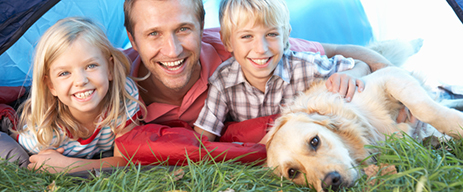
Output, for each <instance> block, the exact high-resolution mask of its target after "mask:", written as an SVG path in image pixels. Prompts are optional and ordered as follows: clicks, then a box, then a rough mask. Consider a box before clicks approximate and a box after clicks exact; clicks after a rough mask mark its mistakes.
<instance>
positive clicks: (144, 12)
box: [129, 0, 202, 90]
mask: <svg viewBox="0 0 463 192" xmlns="http://www.w3.org/2000/svg"><path fill="white" fill-rule="evenodd" d="M132 19H133V34H129V38H130V40H131V43H132V46H133V48H134V49H135V50H137V51H138V53H139V54H140V57H141V60H142V62H143V64H144V65H145V67H146V68H147V69H148V70H149V71H150V72H151V73H152V75H154V77H155V79H154V80H155V81H156V80H158V81H160V82H162V84H164V85H165V86H166V87H167V88H170V89H174V90H180V89H182V88H184V87H185V86H186V85H187V84H188V83H189V82H190V79H191V76H192V74H193V72H198V70H196V71H195V70H194V69H195V67H196V68H197V67H198V62H199V55H200V50H201V34H202V25H201V23H200V22H199V21H198V19H197V17H196V14H195V12H194V9H193V2H192V1H189V0H168V1H158V0H138V1H136V2H135V4H134V6H133V11H132ZM131 35H132V36H131ZM190 84H191V83H190ZM191 85H192V84H191Z"/></svg>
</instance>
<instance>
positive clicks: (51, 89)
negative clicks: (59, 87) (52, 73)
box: [45, 76, 58, 96]
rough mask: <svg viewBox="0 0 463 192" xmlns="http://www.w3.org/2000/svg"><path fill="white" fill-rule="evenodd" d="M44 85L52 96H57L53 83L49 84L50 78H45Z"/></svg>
mask: <svg viewBox="0 0 463 192" xmlns="http://www.w3.org/2000/svg"><path fill="white" fill-rule="evenodd" d="M45 83H46V84H47V87H48V89H49V90H50V92H51V94H52V95H53V96H58V93H56V89H55V87H54V86H53V83H52V82H51V80H50V77H48V76H45Z"/></svg>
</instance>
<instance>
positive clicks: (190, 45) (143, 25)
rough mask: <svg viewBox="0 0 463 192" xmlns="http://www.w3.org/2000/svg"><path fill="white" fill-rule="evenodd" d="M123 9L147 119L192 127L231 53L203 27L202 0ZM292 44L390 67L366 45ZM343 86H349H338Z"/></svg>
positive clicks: (137, 1)
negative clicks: (210, 80) (214, 77)
mask: <svg viewBox="0 0 463 192" xmlns="http://www.w3.org/2000/svg"><path fill="white" fill-rule="evenodd" d="M124 10H125V17H126V20H125V21H126V22H125V26H126V28H127V34H128V36H129V39H130V41H131V43H132V46H133V47H132V48H130V49H128V50H126V53H127V55H128V56H129V57H130V58H131V59H132V61H134V65H133V67H132V75H133V76H135V77H146V78H145V79H144V80H142V81H139V82H138V84H139V85H140V87H141V91H140V95H141V98H142V100H143V101H144V102H145V104H146V105H147V107H148V114H146V115H145V121H146V122H147V123H161V122H165V121H170V120H176V119H180V120H183V121H186V122H188V124H190V125H192V123H193V122H194V121H195V120H196V118H197V115H198V114H199V111H200V110H201V107H202V105H203V103H204V99H205V98H206V94H207V79H208V77H209V76H210V75H211V74H212V73H213V72H214V70H215V68H216V67H217V66H218V65H219V64H220V63H222V62H223V61H225V60H226V59H228V58H229V57H230V56H231V54H230V53H229V52H227V51H226V50H225V49H224V47H223V45H222V42H221V41H220V38H219V33H218V29H216V30H215V31H214V30H203V26H204V14H205V12H204V9H203V5H202V0H126V2H125V4H124ZM203 32H204V33H203ZM293 43H298V44H297V45H296V46H295V45H294V44H293ZM291 44H292V46H291V47H292V49H293V50H296V51H315V52H316V51H320V52H321V53H325V54H326V55H327V56H328V57H332V56H334V55H335V54H341V55H344V56H345V57H352V58H355V59H359V60H362V61H364V62H366V63H367V64H368V65H369V66H370V68H371V71H376V70H377V69H380V68H383V67H385V66H389V65H390V63H389V61H388V60H386V59H385V58H384V57H382V56H381V55H379V54H378V53H376V52H374V51H371V50H369V49H366V48H364V47H361V46H354V45H342V46H341V45H332V44H323V45H322V46H323V47H321V46H320V44H318V43H314V42H306V41H303V40H298V41H295V40H292V42H291ZM304 46H305V47H304ZM338 80H339V81H343V80H344V77H339V79H338ZM347 83H349V82H345V84H346V85H347ZM350 83H353V82H350ZM346 87H347V86H346ZM341 89H345V87H336V88H333V90H336V91H338V90H341Z"/></svg>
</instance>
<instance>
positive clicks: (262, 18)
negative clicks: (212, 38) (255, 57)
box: [219, 0, 291, 50]
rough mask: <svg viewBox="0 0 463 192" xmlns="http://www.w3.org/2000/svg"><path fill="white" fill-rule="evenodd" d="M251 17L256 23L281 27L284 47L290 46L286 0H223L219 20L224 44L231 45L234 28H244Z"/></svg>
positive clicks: (289, 27)
mask: <svg viewBox="0 0 463 192" xmlns="http://www.w3.org/2000/svg"><path fill="white" fill-rule="evenodd" d="M251 19H254V20H255V21H254V22H255V25H257V24H261V25H264V26H276V27H281V28H282V29H283V34H282V35H283V43H285V48H284V49H285V50H287V49H288V48H289V40H288V39H289V32H290V30H291V25H290V24H289V10H288V7H287V6H286V2H285V0H222V2H221V3H220V9H219V21H220V32H221V38H222V42H223V44H224V45H225V46H226V47H229V46H230V37H231V33H232V30H233V29H235V30H236V28H242V27H243V26H244V25H246V24H247V23H248V22H249V21H250V20H251Z"/></svg>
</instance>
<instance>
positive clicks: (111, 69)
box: [108, 56, 114, 81]
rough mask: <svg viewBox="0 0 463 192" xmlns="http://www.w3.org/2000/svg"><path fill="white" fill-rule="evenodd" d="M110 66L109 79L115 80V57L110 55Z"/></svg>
mask: <svg viewBox="0 0 463 192" xmlns="http://www.w3.org/2000/svg"><path fill="white" fill-rule="evenodd" d="M108 64H109V66H108V80H109V81H112V80H113V72H112V71H113V70H114V57H113V56H111V57H109V63H108Z"/></svg>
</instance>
